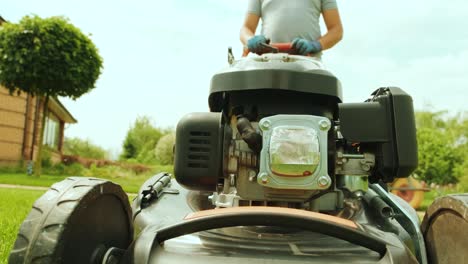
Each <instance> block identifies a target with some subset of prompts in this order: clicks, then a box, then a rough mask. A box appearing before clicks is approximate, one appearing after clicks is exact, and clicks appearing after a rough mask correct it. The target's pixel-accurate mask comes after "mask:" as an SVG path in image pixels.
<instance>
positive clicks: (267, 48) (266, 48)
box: [242, 43, 297, 57]
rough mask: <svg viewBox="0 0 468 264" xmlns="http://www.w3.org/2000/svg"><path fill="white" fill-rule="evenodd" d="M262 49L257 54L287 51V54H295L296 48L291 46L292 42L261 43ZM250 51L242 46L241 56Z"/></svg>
mask: <svg viewBox="0 0 468 264" xmlns="http://www.w3.org/2000/svg"><path fill="white" fill-rule="evenodd" d="M261 45H262V47H263V50H262V51H261V52H260V54H259V55H262V54H265V53H280V52H281V53H288V54H297V52H296V50H295V49H294V48H293V47H292V43H270V44H266V43H262V44H261ZM249 53H250V50H249V49H248V48H247V47H244V52H243V54H242V57H245V56H247V55H248V54H249Z"/></svg>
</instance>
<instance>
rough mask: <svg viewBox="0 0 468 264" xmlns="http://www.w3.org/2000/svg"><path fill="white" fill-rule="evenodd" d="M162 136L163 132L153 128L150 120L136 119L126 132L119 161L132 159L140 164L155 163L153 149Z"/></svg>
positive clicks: (146, 118)
mask: <svg viewBox="0 0 468 264" xmlns="http://www.w3.org/2000/svg"><path fill="white" fill-rule="evenodd" d="M162 135H163V131H161V130H160V129H158V128H156V127H155V126H153V124H152V120H151V118H149V117H147V116H142V117H138V118H137V119H136V120H135V123H134V124H133V125H132V126H131V127H130V129H129V130H128V132H127V136H126V137H125V140H124V142H123V152H122V154H121V156H120V159H123V160H129V159H134V160H136V161H138V162H142V163H153V162H155V161H156V157H155V155H154V148H155V146H156V143H157V142H158V141H159V139H160V138H161V136H162Z"/></svg>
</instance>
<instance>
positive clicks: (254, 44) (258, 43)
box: [247, 35, 268, 54]
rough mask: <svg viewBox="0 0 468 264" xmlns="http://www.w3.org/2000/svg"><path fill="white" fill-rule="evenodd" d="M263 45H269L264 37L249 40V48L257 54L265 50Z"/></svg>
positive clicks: (258, 36) (259, 36) (257, 36)
mask: <svg viewBox="0 0 468 264" xmlns="http://www.w3.org/2000/svg"><path fill="white" fill-rule="evenodd" d="M262 44H268V40H267V38H266V37H265V36H263V35H256V36H253V37H251V38H250V39H249V40H247V48H248V49H249V50H250V51H251V52H254V53H257V54H258V53H260V52H261V51H262V50H263V46H262Z"/></svg>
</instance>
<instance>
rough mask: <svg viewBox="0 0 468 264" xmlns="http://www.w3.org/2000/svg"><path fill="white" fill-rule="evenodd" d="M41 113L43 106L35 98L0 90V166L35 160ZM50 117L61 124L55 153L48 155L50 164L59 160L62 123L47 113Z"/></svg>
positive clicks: (51, 112) (61, 143)
mask: <svg viewBox="0 0 468 264" xmlns="http://www.w3.org/2000/svg"><path fill="white" fill-rule="evenodd" d="M42 113H43V104H42V103H41V102H40V100H38V97H32V96H27V94H24V93H22V94H20V95H13V96H12V95H10V94H9V92H8V90H7V89H5V88H3V87H0V166H1V165H16V164H18V163H19V162H20V161H23V160H24V161H27V160H36V157H37V149H38V147H37V145H38V144H37V143H38V142H39V138H40V132H41V129H42ZM49 114H52V115H55V116H56V117H57V119H59V122H60V123H59V126H60V130H59V143H58V149H57V150H54V151H52V153H51V159H52V162H54V163H57V162H60V161H61V160H62V145H63V132H64V131H63V129H64V121H63V120H60V118H58V115H57V114H56V113H54V112H53V111H52V110H50V109H49ZM36 120H37V122H36Z"/></svg>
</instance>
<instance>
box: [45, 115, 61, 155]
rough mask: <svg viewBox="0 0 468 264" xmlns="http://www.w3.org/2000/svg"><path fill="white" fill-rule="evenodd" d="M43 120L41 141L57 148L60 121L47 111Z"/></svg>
mask: <svg viewBox="0 0 468 264" xmlns="http://www.w3.org/2000/svg"><path fill="white" fill-rule="evenodd" d="M45 122H46V123H45V130H44V141H43V143H44V145H47V146H49V147H50V148H52V149H56V150H57V149H58V145H59V138H60V122H59V120H58V118H57V117H56V116H55V115H54V114H52V113H49V115H48V116H47V117H46V121H45Z"/></svg>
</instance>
